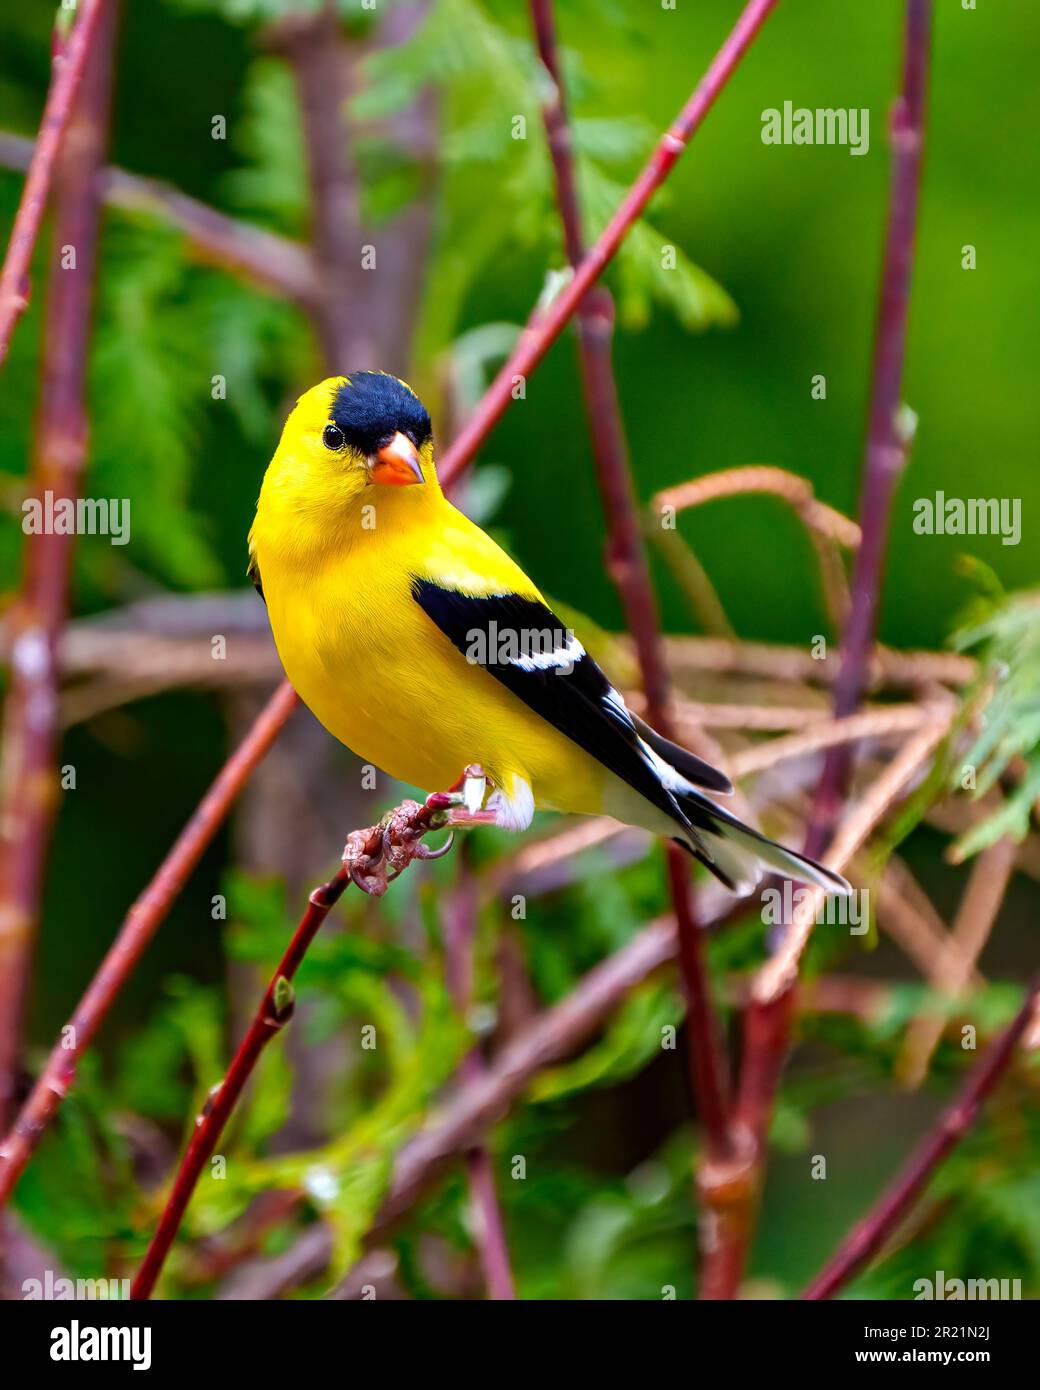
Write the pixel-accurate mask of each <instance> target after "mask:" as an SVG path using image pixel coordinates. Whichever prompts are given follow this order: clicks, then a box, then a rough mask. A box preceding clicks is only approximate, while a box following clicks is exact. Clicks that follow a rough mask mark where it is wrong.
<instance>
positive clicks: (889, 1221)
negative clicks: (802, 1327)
mask: <svg viewBox="0 0 1040 1390" xmlns="http://www.w3.org/2000/svg"><path fill="white" fill-rule="evenodd" d="M1038 994H1040V978H1038V979H1036V980H1034V981H1033V983H1032V984H1031V985H1030V986H1029V988H1028V990H1027V991H1026V997H1025V999H1024V1000H1023V1001H1022V1007H1021V1008H1020V1009H1019V1011H1018V1013H1017V1014H1016V1015H1015V1017H1014V1019H1013V1020H1012V1021H1011V1023H1010V1024H1008V1026H1007V1028H1005V1030H1004V1032H1003V1033H1002V1034H1001V1035H1000V1037H999V1038H998V1039H997V1040H996V1041H995V1042H994V1043H992V1044H991V1045H990V1047H989V1048H988V1049H987V1051H986V1052H985V1053H984V1054H983V1055H982V1057H980V1059H979V1061H978V1063H977V1064H976V1065H975V1067H974V1068H973V1069H972V1071H971V1073H970V1075H969V1076H968V1079H967V1081H966V1082H965V1084H964V1088H963V1090H962V1091H961V1092H960V1094H959V1095H958V1096H957V1099H956V1100H955V1101H954V1102H953V1104H952V1105H949V1106H947V1108H946V1109H945V1110H944V1111H943V1112H942V1114H941V1115H940V1116H939V1118H938V1120H936V1122H935V1124H934V1125H933V1126H932V1128H931V1129H930V1130H929V1132H928V1134H927V1135H926V1136H925V1138H924V1139H923V1140H922V1141H921V1143H920V1144H919V1145H918V1147H917V1149H916V1150H915V1152H914V1153H913V1154H912V1155H911V1157H910V1159H909V1160H908V1161H907V1163H906V1165H905V1167H904V1168H903V1170H902V1172H901V1173H899V1175H898V1176H897V1177H896V1178H895V1180H894V1181H893V1182H891V1183H890V1184H889V1186H888V1187H887V1188H886V1189H885V1191H884V1193H883V1194H882V1195H881V1197H880V1198H879V1199H878V1201H877V1203H876V1204H875V1206H874V1208H873V1209H872V1211H871V1212H870V1214H869V1215H868V1216H866V1217H864V1219H863V1220H862V1221H861V1222H859V1224H858V1225H856V1226H854V1227H853V1229H852V1230H851V1231H850V1232H849V1234H848V1235H847V1236H846V1237H845V1239H844V1240H843V1241H842V1243H841V1245H840V1247H839V1248H838V1250H837V1251H836V1252H835V1254H834V1255H833V1256H832V1257H831V1259H830V1260H828V1262H827V1264H826V1265H825V1266H824V1268H823V1269H822V1270H821V1271H820V1273H819V1274H818V1275H817V1276H816V1278H815V1279H814V1280H813V1281H812V1283H811V1284H810V1285H809V1286H808V1288H807V1289H806V1290H805V1292H804V1293H803V1294H802V1297H803V1298H806V1299H813V1300H815V1299H823V1298H831V1297H832V1296H833V1295H834V1294H835V1293H837V1292H838V1290H839V1289H840V1288H842V1287H843V1286H844V1285H845V1284H847V1283H849V1281H850V1280H851V1279H853V1278H854V1277H855V1275H856V1274H857V1273H858V1272H859V1271H860V1270H861V1269H862V1268H863V1266H864V1265H865V1264H866V1263H867V1262H868V1261H869V1260H871V1259H872V1258H873V1257H874V1256H875V1255H876V1254H877V1253H878V1251H879V1250H880V1249H881V1248H882V1246H883V1245H884V1244H885V1242H886V1240H888V1238H889V1236H890V1235H892V1233H893V1232H894V1231H895V1230H896V1228H897V1227H898V1226H899V1223H900V1222H901V1221H902V1219H903V1217H904V1216H905V1215H906V1213H907V1211H908V1210H909V1208H910V1207H911V1206H912V1205H913V1203H914V1202H915V1201H916V1200H917V1198H918V1197H919V1196H920V1194H921V1192H922V1191H923V1190H924V1188H925V1187H926V1186H927V1184H928V1181H929V1179H930V1178H931V1176H932V1173H933V1172H934V1171H935V1169H936V1168H937V1167H938V1166H939V1164H940V1163H941V1162H942V1161H943V1159H944V1158H946V1156H947V1155H948V1154H949V1153H950V1151H951V1149H953V1148H954V1147H955V1146H956V1145H957V1144H959V1143H960V1141H961V1140H962V1139H963V1138H964V1136H965V1134H967V1132H968V1130H969V1129H970V1128H971V1126H972V1125H973V1124H974V1123H975V1120H976V1118H977V1116H978V1113H979V1110H980V1109H981V1108H982V1104H983V1102H984V1101H985V1100H986V1098H987V1096H989V1094H990V1093H991V1092H992V1091H993V1090H994V1088H995V1087H996V1085H997V1083H998V1082H999V1081H1000V1079H1001V1077H1002V1076H1003V1075H1004V1073H1005V1071H1007V1069H1008V1066H1009V1065H1010V1063H1011V1059H1012V1057H1013V1056H1014V1053H1015V1049H1016V1047H1017V1046H1018V1042H1019V1039H1020V1038H1021V1037H1022V1034H1023V1033H1024V1032H1025V1030H1026V1028H1027V1027H1028V1026H1029V1024H1030V1022H1031V1020H1032V1018H1033V1015H1034V1013H1035V1010H1036V1006H1037V997H1038Z"/></svg>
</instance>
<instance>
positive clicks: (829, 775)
mask: <svg viewBox="0 0 1040 1390" xmlns="http://www.w3.org/2000/svg"><path fill="white" fill-rule="evenodd" d="M931 27H932V0H908V2H907V11H906V48H905V53H904V59H903V87H902V92H901V93H900V95H899V97H898V99H897V100H896V104H895V107H894V108H893V111H892V119H891V140H892V181H891V188H890V191H889V204H888V229H887V232H886V236H885V252H884V263H883V268H882V272H881V293H880V297H879V302H878V323H877V333H876V336H875V341H874V363H873V368H872V382H871V395H870V417H869V422H868V426H867V444H866V456H865V459H864V464H863V485H862V488H861V491H860V499H859V513H858V515H859V522H860V528H861V532H862V539H861V541H860V546H859V549H858V551H857V552H856V564H855V570H854V573H853V580H852V598H851V603H850V607H849V617H848V621H847V623H846V626H845V632H844V634H843V638H842V648H841V669H840V671H839V674H838V679H837V682H836V684H835V687H834V714H835V717H836V718H838V719H841V718H843V717H844V716H845V715H847V714H852V713H853V712H854V711H855V710H856V709H857V708H858V707H859V704H860V701H861V700H862V698H863V692H864V690H865V689H866V686H867V677H868V671H869V666H870V656H871V652H872V650H873V646H874V638H875V634H876V632H877V621H878V610H879V608H880V605H881V585H882V579H883V570H884V564H885V554H886V552H887V549H888V535H889V529H890V526H891V513H892V499H893V497H894V496H895V490H896V486H897V484H898V482H899V478H900V476H901V474H902V471H903V468H904V466H905V464H906V456H907V449H908V447H909V444H910V442H911V440H910V437H909V435H908V432H907V429H906V427H905V425H903V424H902V423H901V421H900V400H901V392H902V384H903V363H904V360H905V357H906V327H907V315H908V311H909V307H910V278H911V272H912V270H913V263H914V243H915V240H916V234H917V208H918V203H919V201H920V195H921V167H922V157H923V154H924V122H925V95H926V88H927V79H928V62H929V53H930V46H931ZM852 756H853V746H852V745H851V744H844V745H838V746H836V747H834V748H832V749H831V750H830V751H829V752H828V754H827V758H826V760H825V762H824V766H823V775H822V777H821V779H820V785H819V788H818V789H817V793H816V801H815V806H814V824H813V826H812V828H811V830H810V838H809V841H808V842H807V844H806V853H808V854H811V855H818V854H820V853H822V852H823V850H824V848H825V847H826V844H827V841H828V840H829V839H830V835H831V831H832V830H833V828H834V822H835V820H836V819H837V816H838V814H839V811H840V809H841V803H842V800H843V798H844V795H845V791H846V788H847V785H848V780H849V773H850V771H851V766H852Z"/></svg>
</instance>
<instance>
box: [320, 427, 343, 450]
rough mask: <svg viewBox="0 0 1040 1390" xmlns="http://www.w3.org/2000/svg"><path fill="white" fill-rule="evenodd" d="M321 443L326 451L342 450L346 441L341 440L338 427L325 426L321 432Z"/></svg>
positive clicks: (341, 436)
mask: <svg viewBox="0 0 1040 1390" xmlns="http://www.w3.org/2000/svg"><path fill="white" fill-rule="evenodd" d="M321 442H322V443H323V444H324V445H325V447H326V449H342V448H343V445H344V444H345V443H346V442H347V441H346V440H345V439H344V438H343V431H342V430H341V429H340V427H339V425H326V426H325V428H324V430H323V431H322V435H321Z"/></svg>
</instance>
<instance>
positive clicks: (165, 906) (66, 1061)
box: [0, 681, 298, 1206]
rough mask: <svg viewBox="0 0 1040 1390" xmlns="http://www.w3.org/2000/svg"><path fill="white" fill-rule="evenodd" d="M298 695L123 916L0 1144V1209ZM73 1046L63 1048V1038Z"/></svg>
mask: <svg viewBox="0 0 1040 1390" xmlns="http://www.w3.org/2000/svg"><path fill="white" fill-rule="evenodd" d="M297 703H298V701H297V697H296V692H295V691H294V690H293V689H292V687H291V686H290V685H289V683H288V681H283V682H282V684H281V685H280V686H279V687H278V689H277V690H276V691H275V693H274V694H273V695H272V697H271V699H270V700H269V702H268V703H267V705H266V706H265V707H264V709H263V710H262V711H261V713H260V714H259V715H258V716H257V719H256V721H255V723H254V724H253V726H252V728H251V729H250V730H249V733H248V734H247V735H246V737H245V738H244V739H243V740H242V742H241V743H240V744H239V746H238V747H237V748H236V749H235V751H234V753H232V755H231V757H230V758H229V759H228V760H227V762H226V763H225V764H224V766H223V767H222V768H221V770H220V772H219V773H218V774H217V777H216V780H215V781H214V782H213V785H212V786H211V787H210V789H209V791H208V792H207V793H206V795H205V796H204V797H203V799H202V801H201V802H200V803H199V805H198V807H197V808H196V810H195V812H194V813H193V815H192V817H191V819H190V820H189V821H188V823H187V825H186V826H185V827H184V829H183V830H182V831H181V833H180V835H179V836H178V837H177V839H176V841H175V842H174V844H173V847H172V848H171V850H170V852H169V854H168V855H167V856H166V858H165V859H164V860H163V862H162V864H161V865H160V866H159V869H158V871H157V872H156V874H155V876H154V878H153V879H152V881H151V883H149V885H148V887H147V888H146V889H145V890H144V892H143V893H142V894H141V895H140V897H139V898H138V899H137V901H136V902H135V903H134V905H133V906H132V907H131V909H130V911H129V912H128V913H127V915H126V917H125V919H124V921H123V925H122V926H121V927H120V929H119V932H118V934H117V936H116V939H115V941H114V942H113V943H112V945H111V946H110V947H109V950H108V953H107V954H106V956H105V958H104V960H103V961H102V962H101V965H100V966H99V967H98V970H97V972H96V974H95V975H94V978H93V979H92V980H91V982H90V984H89V985H88V986H87V989H86V992H85V993H84V995H83V997H82V999H81V1000H80V1001H79V1003H78V1004H77V1005H76V1008H75V1011H74V1012H73V1014H72V1016H71V1017H70V1019H69V1021H68V1023H67V1024H66V1026H65V1027H64V1028H63V1029H62V1036H61V1039H60V1040H59V1041H58V1042H56V1043H55V1045H54V1048H53V1049H52V1051H51V1054H50V1057H49V1059H48V1061H47V1065H46V1067H45V1068H44V1070H43V1072H42V1073H41V1075H40V1078H39V1080H38V1081H37V1082H36V1085H35V1086H34V1087H33V1089H32V1092H31V1094H30V1095H29V1098H28V1100H27V1101H26V1102H25V1104H24V1105H23V1106H22V1109H21V1112H20V1113H19V1115H18V1118H17V1119H16V1121H15V1123H14V1125H13V1127H12V1129H11V1131H10V1133H9V1134H7V1136H6V1137H5V1138H4V1140H3V1143H2V1144H0V1206H2V1205H3V1204H4V1203H5V1202H6V1201H7V1199H8V1197H10V1195H11V1192H12V1190H13V1188H14V1185H15V1183H16V1182H17V1181H18V1178H19V1176H20V1175H21V1173H22V1171H23V1169H24V1168H25V1165H26V1164H27V1163H28V1161H29V1159H30V1157H31V1156H32V1153H33V1150H34V1149H35V1148H36V1145H37V1144H38V1143H39V1141H40V1139H41V1138H42V1136H43V1132H44V1130H45V1129H46V1127H47V1125H48V1124H49V1123H50V1121H51V1120H52V1119H53V1118H54V1116H55V1114H56V1113H57V1111H58V1107H59V1106H60V1105H61V1103H62V1101H63V1100H64V1098H65V1096H66V1095H67V1093H68V1091H69V1088H70V1087H71V1085H72V1082H73V1081H74V1080H75V1076H76V1068H77V1066H78V1064H79V1060H80V1058H81V1057H82V1056H83V1054H84V1052H85V1051H86V1050H87V1048H88V1047H89V1046H90V1044H91V1042H92V1041H93V1040H94V1037H95V1036H96V1034H97V1031H98V1029H99V1028H100V1026H101V1024H102V1022H103V1020H104V1019H105V1017H106V1015H107V1014H108V1011H109V1009H110V1008H111V1007H112V1004H113V1003H114V1002H115V999H116V997H117V995H118V994H119V992H120V990H121V989H122V988H123V986H124V985H125V984H126V981H127V980H128V979H129V977H130V974H131V973H132V971H133V969H134V967H135V966H136V964H137V962H138V961H139V960H140V958H141V956H142V955H143V954H144V951H145V948H146V946H147V945H148V943H149V942H150V941H151V939H152V937H153V936H154V935H155V933H156V931H157V930H158V927H159V924H160V923H161V922H162V921H163V919H164V918H165V916H166V914H167V913H168V912H169V910H170V908H171V907H172V905H173V903H174V901H175V899H176V898H177V895H178V894H179V893H180V892H181V890H182V889H183V887H184V885H185V883H186V882H187V880H188V877H189V876H190V874H191V873H192V871H193V869H194V868H195V866H196V864H198V862H199V860H200V859H201V858H202V855H203V852H204V851H205V849H206V847H207V845H208V844H209V842H210V841H211V840H212V838H213V836H214V835H215V834H216V831H217V829H218V827H219V826H220V825H221V823H222V822H223V820H224V818H225V817H226V815H227V813H228V811H229V809H230V807H231V803H232V802H233V801H234V799H235V797H236V796H237V795H238V793H239V792H240V791H241V790H242V787H243V785H244V784H245V782H246V780H247V779H248V777H249V775H250V773H251V772H252V771H253V769H254V768H255V767H256V765H257V763H259V762H260V760H261V758H263V756H264V754H265V753H266V752H267V750H268V749H269V748H270V747H271V744H272V743H273V742H274V740H275V738H276V737H277V736H278V733H279V731H280V730H281V728H282V726H283V724H284V723H285V721H286V719H288V717H289V715H290V714H291V713H292V711H293V710H294V709H295V708H296V705H297ZM70 1039H71V1040H72V1044H73V1045H72V1046H71V1047H70V1046H69V1040H70Z"/></svg>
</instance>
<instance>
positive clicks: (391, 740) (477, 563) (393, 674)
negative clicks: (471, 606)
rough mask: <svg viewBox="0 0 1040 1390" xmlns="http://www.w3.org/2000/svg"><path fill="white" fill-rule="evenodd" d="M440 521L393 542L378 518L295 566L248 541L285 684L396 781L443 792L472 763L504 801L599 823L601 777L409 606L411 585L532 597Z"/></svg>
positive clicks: (455, 525)
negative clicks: (520, 792)
mask: <svg viewBox="0 0 1040 1390" xmlns="http://www.w3.org/2000/svg"><path fill="white" fill-rule="evenodd" d="M409 491H411V490H410V489H409ZM443 507H444V511H443V512H440V511H438V512H437V515H436V517H435V518H434V517H431V518H428V524H427V525H425V526H423V527H422V528H415V527H408V528H402V529H399V530H398V531H396V532H395V530H394V528H393V527H391V526H389V525H385V526H384V525H382V524H381V523H382V522H383V521H389V520H390V518H389V517H381V518H380V524H377V526H376V528H375V529H374V530H372V531H367V532H361V533H360V534H358V535H357V536H356V537H354V538H353V541H352V543H350V544H348V545H346V546H341V547H331V548H330V549H328V550H326V551H324V552H323V553H322V554H321V555H320V556H319V555H315V554H311V555H310V556H309V557H308V558H307V561H306V563H301V561H300V557H299V556H296V557H294V558H291V559H290V558H287V555H286V553H285V550H284V549H281V550H280V547H279V546H278V544H277V536H273V535H270V534H268V532H267V531H266V529H265V528H264V527H263V526H258V527H257V528H255V547H256V555H257V559H258V562H259V569H260V574H261V577H262V581H263V587H264V596H265V598H266V600H267V605H268V612H269V615H270V621H271V628H272V631H273V633H274V639H275V643H276V645H277V647H278V653H279V656H280V657H281V660H282V664H283V666H284V667H285V672H286V675H287V676H288V677H289V680H290V681H291V682H292V684H293V686H294V687H295V689H296V691H297V692H298V694H299V695H300V698H301V699H302V700H303V701H304V703H305V704H306V705H308V706H309V708H310V709H311V710H312V711H313V712H314V714H315V715H316V716H317V717H318V719H319V720H320V721H321V722H322V724H324V725H325V727H326V728H327V729H328V730H329V731H330V732H331V733H332V734H334V735H335V736H336V738H338V739H340V740H341V741H342V742H343V743H345V744H346V745H347V746H348V747H349V748H351V749H353V751H354V752H355V753H357V754H358V756H359V757H361V758H362V759H363V760H364V761H365V762H368V763H372V764H373V765H374V766H376V767H377V768H380V769H382V770H383V771H385V772H387V773H389V774H390V775H391V776H392V777H395V778H397V779H399V780H400V781H403V782H406V783H409V784H411V785H414V786H417V787H419V788H421V789H423V790H424V791H435V790H440V789H442V788H444V787H447V786H450V785H451V784H452V783H454V782H455V781H456V779H457V778H458V777H459V776H460V775H461V773H462V770H463V769H464V767H465V766H466V765H467V764H468V763H470V762H480V763H481V764H482V765H483V767H484V769H485V771H486V772H487V774H488V775H489V777H490V778H491V779H492V781H494V782H495V784H496V785H498V786H500V787H503V788H504V789H505V790H506V791H507V793H508V792H509V791H510V787H511V783H512V779H513V778H514V777H515V776H520V777H523V778H524V779H525V780H526V781H527V782H528V783H529V784H530V786H531V788H532V791H533V793H534V797H535V804H536V805H537V806H540V807H553V808H555V809H558V810H571V811H582V812H590V813H596V812H598V811H599V810H600V808H601V803H602V793H603V782H604V775H603V770H602V769H601V768H600V766H599V765H598V764H597V763H596V762H595V761H594V760H593V759H591V758H589V757H588V756H587V755H586V754H585V753H583V752H582V751H581V750H580V749H579V748H578V747H577V746H576V745H575V744H573V743H571V741H570V740H569V739H566V738H564V737H563V736H562V735H560V734H559V733H558V732H557V731H556V730H555V729H554V728H553V727H552V726H551V725H550V724H547V723H546V722H545V721H544V720H542V719H540V718H539V717H538V716H536V715H534V714H533V713H532V712H531V711H530V710H528V709H527V707H526V705H524V704H523V702H522V701H521V700H519V699H517V697H515V696H514V695H512V694H511V693H510V692H509V691H507V690H506V689H505V688H504V687H503V686H502V685H501V684H500V683H499V682H498V681H497V680H495V679H494V677H493V676H491V675H489V674H488V673H487V672H486V671H485V670H483V669H482V668H481V667H480V666H478V665H471V664H470V663H468V662H467V661H466V660H465V658H464V657H463V656H462V654H461V653H460V652H458V651H457V650H456V649H455V647H453V646H452V644H451V643H450V642H449V641H448V639H447V638H446V637H445V636H444V635H443V634H442V633H441V632H440V631H439V629H438V628H437V627H436V626H435V625H434V624H433V622H432V621H431V620H430V619H429V618H428V617H427V616H426V614H425V613H424V612H423V611H422V609H421V608H420V607H419V605H418V604H417V603H416V602H415V600H414V599H413V598H412V593H411V586H412V577H413V575H415V574H416V573H419V574H424V575H429V576H436V578H437V582H439V583H441V584H444V585H446V586H449V587H450V586H453V585H457V586H458V587H461V588H464V589H465V590H466V591H467V592H470V593H481V592H484V593H488V592H499V593H500V592H506V591H509V589H510V588H511V587H518V586H519V585H520V584H521V583H522V584H523V585H524V586H525V589H526V591H528V592H534V591H533V586H531V585H530V581H529V580H527V579H526V578H525V577H524V576H523V574H522V572H521V571H520V570H518V569H517V568H516V566H515V565H514V564H513V562H512V561H511V560H509V558H508V557H507V556H506V555H505V554H504V552H502V551H501V550H500V549H499V548H498V547H497V546H495V545H494V543H493V542H492V541H491V540H490V538H489V537H487V536H485V535H484V533H483V532H481V531H480V530H479V528H476V527H474V526H472V523H470V522H468V521H467V520H466V519H465V518H463V517H461V516H460V514H459V513H457V512H455V511H454V509H453V508H450V507H449V506H448V504H447V503H443ZM258 520H259V518H258ZM404 529H406V530H407V534H403V531H404ZM474 532H475V533H476V535H477V536H478V537H479V538H480V540H479V542H476V541H474V537H473V533H474ZM488 547H490V550H488V549H487V548H488ZM521 591H523V590H521Z"/></svg>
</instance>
